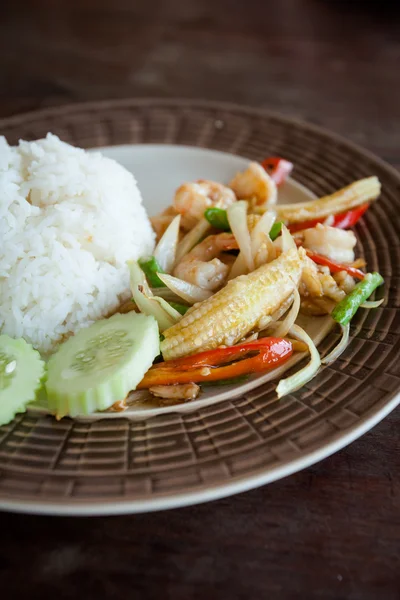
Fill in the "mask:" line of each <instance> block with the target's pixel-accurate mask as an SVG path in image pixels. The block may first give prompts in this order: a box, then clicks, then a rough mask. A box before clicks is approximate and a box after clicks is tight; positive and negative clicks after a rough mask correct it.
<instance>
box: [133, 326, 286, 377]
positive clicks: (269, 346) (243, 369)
mask: <svg viewBox="0 0 400 600" xmlns="http://www.w3.org/2000/svg"><path fill="white" fill-rule="evenodd" d="M253 352H257V354H256V355H255V356H252V357H250V358H244V359H243V360H238V361H236V362H232V364H229V365H225V366H215V365H221V364H222V365H223V364H224V363H226V362H229V361H232V360H236V359H238V358H240V357H241V356H245V355H246V354H249V353H253ZM292 353H293V346H292V343H291V342H290V341H289V340H286V339H283V338H273V337H271V338H261V339H260V340H255V341H254V342H248V343H246V344H241V345H239V346H230V347H229V348H217V349H216V350H210V351H206V352H200V353H199V354H194V355H193V356H186V357H184V358H178V359H176V360H168V361H165V362H164V363H158V364H156V365H154V366H153V367H151V369H149V371H147V373H146V375H145V376H144V378H143V379H142V381H141V382H140V384H139V385H138V389H145V388H149V387H152V386H154V385H173V384H177V383H196V382H201V381H218V380H220V379H231V378H234V377H238V376H240V375H248V374H249V373H258V372H260V371H265V370H267V369H269V368H272V367H276V366H278V365H280V364H281V363H283V362H285V361H286V360H287V359H288V358H289V357H290V356H291V355H292Z"/></svg>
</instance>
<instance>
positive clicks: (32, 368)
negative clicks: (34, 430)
mask: <svg viewBox="0 0 400 600" xmlns="http://www.w3.org/2000/svg"><path fill="white" fill-rule="evenodd" d="M44 374H45V364H44V362H43V361H42V360H41V358H40V354H39V352H37V351H36V350H34V349H33V348H32V346H31V345H30V344H28V343H27V342H25V340H23V339H18V340H14V339H12V338H10V337H9V336H8V335H0V425H5V424H6V423H9V422H10V421H12V420H13V418H14V417H15V415H16V414H17V413H22V412H25V411H26V405H27V404H29V402H32V401H33V400H35V398H36V394H37V392H38V391H39V390H40V388H41V387H42V382H43V378H44Z"/></svg>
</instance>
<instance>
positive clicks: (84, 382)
mask: <svg viewBox="0 0 400 600" xmlns="http://www.w3.org/2000/svg"><path fill="white" fill-rule="evenodd" d="M159 353H160V343H159V335H158V326H157V321H156V320H155V319H154V317H150V316H146V315H142V314H137V313H126V314H116V315H114V316H112V317H110V318H109V319H103V320H101V321H97V322H96V323H94V324H93V325H91V326H90V327H88V328H86V329H81V330H80V331H79V332H78V333H77V334H76V335H74V336H73V337H71V338H69V339H68V340H67V341H66V342H65V343H64V344H62V345H61V346H60V348H59V349H58V350H57V352H56V353H55V354H53V356H51V357H50V359H49V362H48V364H47V372H48V376H47V382H46V390H47V396H48V401H49V408H50V411H51V412H53V413H55V414H56V416H57V417H58V418H61V417H64V416H67V415H68V416H70V417H76V416H77V415H89V414H91V413H93V412H95V411H97V410H105V409H106V408H109V407H110V406H112V405H113V404H114V402H117V401H118V400H123V399H124V398H125V397H126V395H127V394H128V392H130V391H131V390H134V389H135V388H136V386H137V384H138V383H139V382H140V381H141V380H142V379H143V376H144V374H145V373H146V371H147V370H148V369H149V368H150V367H151V365H152V363H153V360H154V359H155V357H156V356H157V355H158V354H159Z"/></svg>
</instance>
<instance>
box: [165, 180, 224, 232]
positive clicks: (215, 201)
mask: <svg viewBox="0 0 400 600" xmlns="http://www.w3.org/2000/svg"><path fill="white" fill-rule="evenodd" d="M235 200H236V196H235V194H234V193H233V191H232V190H231V189H229V188H228V187H226V186H225V185H222V184H221V183H216V182H215V181H207V180H205V179H199V180H198V181H196V182H194V183H184V184H183V185H181V186H180V187H179V188H178V189H177V190H176V192H175V197H174V203H173V207H174V209H175V210H176V212H177V213H179V214H181V215H182V219H181V225H182V227H183V228H184V229H187V230H189V229H192V227H194V226H195V225H196V223H197V222H198V220H199V219H201V217H202V216H203V215H204V211H205V210H206V209H207V208H211V207H212V206H218V207H219V208H227V207H228V206H229V205H230V204H232V202H235Z"/></svg>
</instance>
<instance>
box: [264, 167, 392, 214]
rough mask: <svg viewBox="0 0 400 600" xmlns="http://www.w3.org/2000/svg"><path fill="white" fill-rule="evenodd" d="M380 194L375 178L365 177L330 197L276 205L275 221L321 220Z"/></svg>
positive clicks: (379, 187) (373, 198)
mask: <svg viewBox="0 0 400 600" xmlns="http://www.w3.org/2000/svg"><path fill="white" fill-rule="evenodd" d="M380 193H381V184H380V182H379V179H378V178H377V177H367V178H365V179H360V180H359V181H355V182H354V183H351V184H350V185H348V186H347V187H344V188H342V189H341V190H338V191H337V192H335V193H334V194H331V195H330V196H324V197H323V198H319V199H317V200H311V201H310V202H303V203H301V204H280V205H279V204H278V205H277V206H276V214H277V219H278V220H282V221H285V222H286V223H301V222H303V221H309V220H311V219H323V218H325V217H329V216H330V215H335V214H338V213H342V212H345V211H347V210H350V209H351V208H355V207H356V206H359V205H360V204H364V203H365V202H371V201H372V200H376V198H377V197H378V196H379V194H380Z"/></svg>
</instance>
